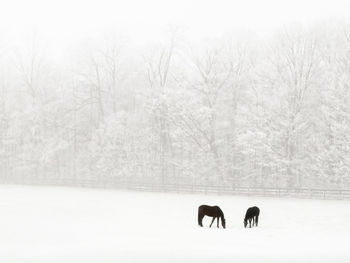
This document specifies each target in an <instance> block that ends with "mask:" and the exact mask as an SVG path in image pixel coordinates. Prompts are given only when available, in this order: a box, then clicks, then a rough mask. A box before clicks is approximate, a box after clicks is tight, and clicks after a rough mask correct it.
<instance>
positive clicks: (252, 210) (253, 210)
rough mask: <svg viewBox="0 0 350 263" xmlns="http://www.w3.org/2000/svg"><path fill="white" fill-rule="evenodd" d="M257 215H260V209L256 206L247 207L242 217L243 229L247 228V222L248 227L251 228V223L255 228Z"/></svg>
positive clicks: (257, 219)
mask: <svg viewBox="0 0 350 263" xmlns="http://www.w3.org/2000/svg"><path fill="white" fill-rule="evenodd" d="M259 214H260V209H259V208H258V207H256V206H253V207H249V208H248V210H247V212H246V214H245V217H244V227H247V225H248V221H249V227H252V225H251V223H252V221H253V226H254V223H255V226H258V221H259Z"/></svg>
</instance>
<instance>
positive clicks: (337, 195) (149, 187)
mask: <svg viewBox="0 0 350 263" xmlns="http://www.w3.org/2000/svg"><path fill="white" fill-rule="evenodd" d="M0 183H3V184H27V185H28V184H30V185H56V186H78V187H89V188H109V189H111V188H113V189H123V190H135V191H146V192H175V193H193V194H218V195H245V196H266V197H295V198H313V199H342V200H350V190H347V189H315V188H299V189H290V188H259V187H235V186H228V185H210V186H209V185H188V184H164V185H163V184H151V183H137V182H126V181H120V180H114V179H105V180H91V179H89V180H85V179H84V180H81V179H70V178H64V179H62V178H60V179H46V178H40V179H35V180H33V178H30V179H23V178H21V179H18V180H14V179H11V180H0Z"/></svg>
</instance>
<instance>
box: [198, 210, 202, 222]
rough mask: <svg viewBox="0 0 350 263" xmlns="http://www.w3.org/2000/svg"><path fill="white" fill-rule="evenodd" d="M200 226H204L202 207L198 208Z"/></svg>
mask: <svg viewBox="0 0 350 263" xmlns="http://www.w3.org/2000/svg"><path fill="white" fill-rule="evenodd" d="M198 225H200V226H202V216H201V208H200V207H198Z"/></svg>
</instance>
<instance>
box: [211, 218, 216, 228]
mask: <svg viewBox="0 0 350 263" xmlns="http://www.w3.org/2000/svg"><path fill="white" fill-rule="evenodd" d="M214 220H215V217H213V220H212V221H211V224H210V227H211V225H212V224H213V222H214Z"/></svg>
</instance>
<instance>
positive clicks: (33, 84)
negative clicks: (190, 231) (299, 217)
mask: <svg viewBox="0 0 350 263" xmlns="http://www.w3.org/2000/svg"><path fill="white" fill-rule="evenodd" d="M349 7H350V4H349V3H346V1H307V2H306V3H305V2H304V1H244V2H243V1H241V2H238V1H236V2H235V1H215V2H211V1H190V2H188V1H184V0H181V1H128V2H125V3H123V2H121V1H117V2H115V1H11V2H10V1H8V2H4V3H2V4H1V8H0V181H1V182H17V183H34V184H35V183H42V182H45V183H53V184H56V183H59V182H68V184H69V183H72V184H80V183H81V184H83V182H86V181H88V182H90V184H91V185H94V184H98V182H107V184H108V183H110V182H113V183H114V184H115V185H118V184H123V185H135V184H152V185H158V186H159V185H160V186H166V185H187V186H194V187H196V186H199V185H204V186H227V185H228V186H249V187H263V188H265V187H273V188H306V187H307V188H310V187H311V188H327V189H349V188H350V88H349V85H350V27H349V20H348V14H347V13H346V12H348V10H350V9H349Z"/></svg>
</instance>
